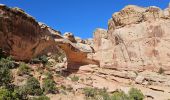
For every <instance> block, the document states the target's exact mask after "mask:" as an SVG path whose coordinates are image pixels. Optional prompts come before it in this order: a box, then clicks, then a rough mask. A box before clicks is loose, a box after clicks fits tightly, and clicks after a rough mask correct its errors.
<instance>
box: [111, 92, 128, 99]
mask: <svg viewBox="0 0 170 100" xmlns="http://www.w3.org/2000/svg"><path fill="white" fill-rule="evenodd" d="M111 100H130V99H129V97H128V96H127V95H126V94H125V93H124V92H123V91H117V92H114V93H113V94H112V96H111Z"/></svg>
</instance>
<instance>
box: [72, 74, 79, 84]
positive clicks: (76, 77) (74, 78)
mask: <svg viewBox="0 0 170 100" xmlns="http://www.w3.org/2000/svg"><path fill="white" fill-rule="evenodd" d="M78 80H79V77H78V76H75V75H74V76H73V77H71V81H73V82H77V81H78Z"/></svg>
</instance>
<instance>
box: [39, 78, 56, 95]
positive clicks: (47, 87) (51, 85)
mask: <svg viewBox="0 0 170 100" xmlns="http://www.w3.org/2000/svg"><path fill="white" fill-rule="evenodd" d="M42 87H43V90H44V92H45V93H55V92H56V90H57V88H56V84H55V82H54V80H52V79H45V80H44V81H43V86H42Z"/></svg>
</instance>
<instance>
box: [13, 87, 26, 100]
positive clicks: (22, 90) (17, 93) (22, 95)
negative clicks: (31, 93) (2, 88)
mask: <svg viewBox="0 0 170 100" xmlns="http://www.w3.org/2000/svg"><path fill="white" fill-rule="evenodd" d="M27 95H28V93H27V89H26V87H25V86H20V87H16V88H14V92H13V96H14V97H15V98H16V97H17V98H19V100H27V99H28V97H27Z"/></svg>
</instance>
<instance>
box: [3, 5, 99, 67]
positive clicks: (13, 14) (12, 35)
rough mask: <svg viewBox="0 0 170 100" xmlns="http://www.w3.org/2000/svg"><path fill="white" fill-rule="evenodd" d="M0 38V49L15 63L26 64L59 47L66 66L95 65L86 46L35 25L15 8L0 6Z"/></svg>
mask: <svg viewBox="0 0 170 100" xmlns="http://www.w3.org/2000/svg"><path fill="white" fill-rule="evenodd" d="M0 35H1V36H0V48H1V49H2V50H3V51H4V52H5V53H6V55H11V56H13V58H14V59H15V60H24V61H29V60H30V59H32V58H33V57H36V56H38V55H42V54H47V53H49V52H52V53H55V52H58V50H59V49H58V46H59V47H61V49H63V50H64V52H65V53H66V55H67V59H68V63H69V65H70V63H71V64H74V65H76V63H79V65H82V64H90V63H93V64H94V63H95V64H97V61H94V60H92V59H88V58H87V54H88V53H92V52H93V49H92V48H91V47H90V46H88V45H85V44H81V43H76V41H75V39H74V37H73V36H71V34H70V35H69V34H66V36H64V37H63V36H61V33H60V32H59V31H55V30H53V29H52V28H50V27H48V26H47V25H45V24H43V23H38V22H37V21H36V20H35V19H34V18H33V17H31V16H30V15H28V14H26V13H25V12H24V11H23V10H21V9H19V8H9V7H7V6H5V5H0ZM70 66H71V65H70Z"/></svg>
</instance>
